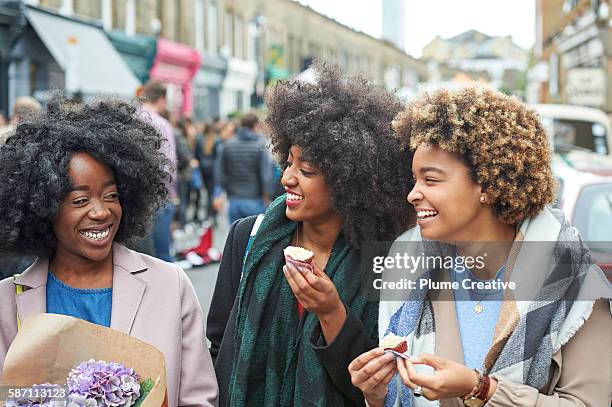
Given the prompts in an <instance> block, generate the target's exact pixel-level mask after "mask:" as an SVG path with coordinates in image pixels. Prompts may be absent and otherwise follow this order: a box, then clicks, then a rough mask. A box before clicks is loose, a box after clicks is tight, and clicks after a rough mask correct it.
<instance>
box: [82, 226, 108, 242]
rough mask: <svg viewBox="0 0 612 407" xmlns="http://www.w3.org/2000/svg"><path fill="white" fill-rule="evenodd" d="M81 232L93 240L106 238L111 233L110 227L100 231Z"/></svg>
mask: <svg viewBox="0 0 612 407" xmlns="http://www.w3.org/2000/svg"><path fill="white" fill-rule="evenodd" d="M79 233H81V234H82V235H83V236H85V237H86V238H88V239H91V240H104V239H106V237H107V236H108V234H109V233H110V228H106V229H104V230H103V231H100V232H90V231H82V232H79Z"/></svg>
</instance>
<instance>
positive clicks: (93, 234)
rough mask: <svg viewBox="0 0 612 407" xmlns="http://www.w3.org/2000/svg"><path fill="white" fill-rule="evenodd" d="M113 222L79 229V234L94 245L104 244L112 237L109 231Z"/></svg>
mask: <svg viewBox="0 0 612 407" xmlns="http://www.w3.org/2000/svg"><path fill="white" fill-rule="evenodd" d="M113 225H114V224H113V223H111V224H106V225H100V226H97V227H89V228H86V229H82V230H80V231H79V234H80V235H81V236H83V238H84V239H85V240H86V241H87V242H88V243H90V244H92V245H94V246H105V245H106V244H107V243H108V241H109V240H111V239H112V236H113V234H112V233H111V230H112V227H113Z"/></svg>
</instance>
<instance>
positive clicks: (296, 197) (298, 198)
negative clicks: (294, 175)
mask: <svg viewBox="0 0 612 407" xmlns="http://www.w3.org/2000/svg"><path fill="white" fill-rule="evenodd" d="M287 199H289V200H290V201H301V200H303V199H304V197H303V196H300V195H296V194H292V193H290V192H287Z"/></svg>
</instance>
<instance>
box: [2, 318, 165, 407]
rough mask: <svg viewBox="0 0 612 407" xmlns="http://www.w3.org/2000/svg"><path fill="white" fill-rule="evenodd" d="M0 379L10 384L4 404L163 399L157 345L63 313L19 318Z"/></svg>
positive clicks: (57, 406)
mask: <svg viewBox="0 0 612 407" xmlns="http://www.w3.org/2000/svg"><path fill="white" fill-rule="evenodd" d="M72 344H75V346H73V345H72ZM76 344H78V345H76ZM102 359H104V360H102ZM105 360H112V361H113V362H106V361H105ZM126 366H129V367H126ZM137 372H138V373H137ZM143 377H144V379H142V378H143ZM43 382H44V383H46V384H36V385H35V384H34V383H43ZM49 383H62V384H63V386H59V385H57V384H49ZM2 384H3V385H4V386H8V387H9V388H10V387H12V386H15V391H14V392H12V393H13V394H12V395H11V394H9V398H8V400H6V404H5V405H6V406H7V407H25V406H27V407H34V406H36V407H38V406H40V407H132V406H134V407H160V406H165V405H167V397H166V382H165V366H164V358H163V355H162V354H161V352H159V350H157V349H156V348H154V347H153V346H151V345H148V344H146V343H144V342H142V341H140V340H138V339H136V338H134V337H131V336H129V335H126V334H123V333H121V332H118V331H115V330H113V329H110V328H105V327H102V326H99V325H94V324H90V323H88V322H86V321H82V320H79V319H76V318H71V317H67V316H63V315H55V314H39V315H35V316H33V317H30V318H28V319H26V320H25V321H23V323H22V325H21V330H20V331H19V334H18V335H17V337H16V338H15V340H14V341H13V343H12V344H11V348H10V349H9V352H8V354H7V356H6V360H5V364H4V370H3V376H2ZM16 386H22V387H20V388H17V387H16ZM27 386H29V387H27ZM0 404H1V402H0Z"/></svg>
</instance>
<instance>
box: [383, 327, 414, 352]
mask: <svg viewBox="0 0 612 407" xmlns="http://www.w3.org/2000/svg"><path fill="white" fill-rule="evenodd" d="M378 346H380V347H381V348H383V349H384V350H385V351H388V350H389V351H392V352H393V353H395V354H404V353H406V351H408V341H407V340H406V338H404V337H401V336H397V335H395V334H394V333H393V332H390V333H388V334H387V335H385V337H384V338H382V339H381V340H380V343H379V345H378Z"/></svg>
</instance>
